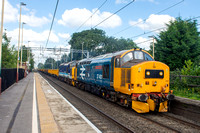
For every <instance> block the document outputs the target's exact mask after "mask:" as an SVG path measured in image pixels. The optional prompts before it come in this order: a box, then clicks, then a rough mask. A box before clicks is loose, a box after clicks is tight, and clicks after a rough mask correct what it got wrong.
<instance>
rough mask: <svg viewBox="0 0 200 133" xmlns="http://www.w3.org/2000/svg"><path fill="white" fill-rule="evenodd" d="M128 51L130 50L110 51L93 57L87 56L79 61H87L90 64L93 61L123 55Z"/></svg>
mask: <svg viewBox="0 0 200 133" xmlns="http://www.w3.org/2000/svg"><path fill="white" fill-rule="evenodd" d="M126 51H128V50H122V51H117V52H115V53H108V54H104V55H99V56H96V57H92V58H85V59H82V60H80V61H78V63H83V62H86V64H90V63H91V62H98V61H99V60H104V61H105V59H111V58H112V57H114V56H117V55H121V54H123V53H124V52H126ZM108 61H109V60H108Z"/></svg>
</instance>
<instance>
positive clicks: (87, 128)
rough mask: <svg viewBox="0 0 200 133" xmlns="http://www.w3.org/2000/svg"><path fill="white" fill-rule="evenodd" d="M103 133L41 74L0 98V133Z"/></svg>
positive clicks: (35, 74)
mask: <svg viewBox="0 0 200 133" xmlns="http://www.w3.org/2000/svg"><path fill="white" fill-rule="evenodd" d="M6 132H8V133H9V132H13V133H31V132H33V133H37V132H42V133H59V132H62V133H64V132H73V133H74V132H77V133H83V132H87V133H93V132H100V131H99V130H98V129H97V128H96V127H95V126H94V125H93V124H92V123H91V122H90V121H89V120H87V118H85V117H84V116H82V114H81V113H80V112H79V111H78V110H76V109H75V108H74V107H73V105H71V104H70V103H69V102H68V101H67V100H66V99H65V98H64V97H62V95H61V94H59V92H57V91H56V90H55V88H53V87H52V86H51V85H50V84H49V83H48V82H47V81H46V80H45V79H44V78H43V77H41V76H40V75H39V74H38V73H30V74H29V75H28V76H27V77H25V78H24V79H22V80H21V81H19V82H18V83H15V84H14V85H13V86H11V87H10V88H8V89H7V90H5V91H4V92H3V93H2V94H1V95H0V133H6Z"/></svg>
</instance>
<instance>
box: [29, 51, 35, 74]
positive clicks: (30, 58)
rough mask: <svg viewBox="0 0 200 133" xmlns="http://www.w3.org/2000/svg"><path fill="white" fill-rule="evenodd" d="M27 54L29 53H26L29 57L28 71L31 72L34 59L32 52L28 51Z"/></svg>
mask: <svg viewBox="0 0 200 133" xmlns="http://www.w3.org/2000/svg"><path fill="white" fill-rule="evenodd" d="M29 52H30V53H28V54H29V55H30V57H29V64H30V67H29V69H30V70H31V71H32V69H34V64H35V61H34V58H33V54H32V50H30V51H29Z"/></svg>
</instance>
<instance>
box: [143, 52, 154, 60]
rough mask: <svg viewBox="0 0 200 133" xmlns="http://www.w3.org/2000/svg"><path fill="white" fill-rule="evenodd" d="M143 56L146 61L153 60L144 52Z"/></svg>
mask: <svg viewBox="0 0 200 133" xmlns="http://www.w3.org/2000/svg"><path fill="white" fill-rule="evenodd" d="M144 58H145V60H147V61H152V60H153V58H152V57H151V56H150V55H148V54H146V53H145V54H144Z"/></svg>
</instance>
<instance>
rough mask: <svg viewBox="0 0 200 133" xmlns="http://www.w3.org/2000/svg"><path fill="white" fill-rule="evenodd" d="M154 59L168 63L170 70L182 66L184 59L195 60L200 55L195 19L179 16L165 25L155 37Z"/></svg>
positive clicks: (199, 41) (199, 39) (199, 42)
mask: <svg viewBox="0 0 200 133" xmlns="http://www.w3.org/2000/svg"><path fill="white" fill-rule="evenodd" d="M156 41H157V43H155V59H156V60H159V61H161V62H164V63H166V64H167V65H169V67H170V69H171V70H175V69H176V68H182V67H183V65H184V62H185V60H191V61H193V62H194V61H195V60H196V58H197V56H198V55H200V37H199V32H198V30H197V22H196V20H191V19H190V20H182V19H181V18H180V17H179V18H177V19H176V20H175V21H171V22H170V24H168V25H167V30H166V31H163V32H161V33H160V34H159V35H158V37H157V38H156Z"/></svg>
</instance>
